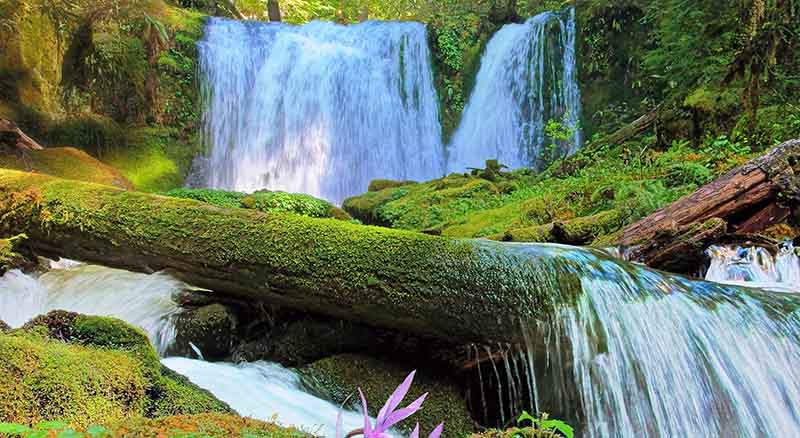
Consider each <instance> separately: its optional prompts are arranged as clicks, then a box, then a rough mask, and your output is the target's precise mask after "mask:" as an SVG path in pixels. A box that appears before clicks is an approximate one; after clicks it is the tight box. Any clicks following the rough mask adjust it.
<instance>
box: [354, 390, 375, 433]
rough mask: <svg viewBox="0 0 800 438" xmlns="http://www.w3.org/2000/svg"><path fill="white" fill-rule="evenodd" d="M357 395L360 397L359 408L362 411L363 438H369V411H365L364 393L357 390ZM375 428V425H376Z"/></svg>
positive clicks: (370, 430) (370, 431)
mask: <svg viewBox="0 0 800 438" xmlns="http://www.w3.org/2000/svg"><path fill="white" fill-rule="evenodd" d="M358 394H359V395H360V396H361V407H362V408H363V410H364V437H365V438H369V436H370V435H371V434H372V425H371V424H370V421H369V411H368V410H367V399H366V397H364V392H363V391H361V388H358ZM376 426H377V425H376Z"/></svg>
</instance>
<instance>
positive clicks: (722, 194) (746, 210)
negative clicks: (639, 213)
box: [618, 140, 800, 267]
mask: <svg viewBox="0 0 800 438" xmlns="http://www.w3.org/2000/svg"><path fill="white" fill-rule="evenodd" d="M798 203H800V140H791V141H788V142H786V143H783V144H782V145H780V146H778V147H776V148H775V149H773V150H772V151H771V152H770V153H768V154H766V155H763V156H761V157H758V158H756V159H753V160H751V161H749V162H747V163H745V164H743V165H742V166H739V167H737V168H735V169H733V170H731V171H730V172H728V173H727V174H725V175H723V176H722V177H720V178H718V179H716V180H715V181H713V182H711V183H709V184H706V185H705V186H703V187H701V188H699V189H697V191H695V192H694V193H692V194H690V195H688V196H686V197H684V198H681V199H679V200H677V201H675V202H674V203H672V204H670V205H668V206H666V207H664V208H662V209H660V210H658V211H656V212H655V213H653V214H651V215H650V216H648V217H646V218H644V219H642V220H640V221H639V222H636V223H635V224H632V225H629V226H628V227H627V228H625V229H624V230H623V232H622V236H621V238H620V239H619V241H618V243H619V244H620V245H622V246H637V245H643V247H644V248H649V249H648V250H647V251H646V252H652V251H654V250H655V249H654V247H655V246H661V247H662V248H666V247H669V246H671V245H672V244H673V243H675V241H674V240H672V241H665V240H664V236H675V238H676V239H684V240H685V238H686V236H685V233H686V232H687V231H688V230H689V229H688V228H687V227H691V226H696V225H698V224H703V223H707V221H709V220H711V219H714V218H718V219H722V220H724V222H726V223H727V225H728V227H729V228H730V230H731V231H733V232H737V233H757V232H759V231H762V230H764V229H766V228H768V227H770V226H772V225H775V224H777V223H781V222H783V221H784V220H786V219H787V218H788V217H789V215H790V213H791V211H792V210H793V209H794V208H795V207H796V206H797V205H798ZM695 231H697V230H695ZM684 250H686V248H678V247H675V249H674V251H673V252H672V254H673V256H675V257H679V256H680V254H681V251H684ZM662 252H663V251H662ZM664 254H665V253H664ZM664 254H662V255H661V256H659V259H666V255H664ZM686 256H689V255H688V254H686ZM637 259H639V260H641V261H645V262H646V261H648V260H650V261H651V263H650V265H651V266H654V267H663V266H662V265H660V264H659V263H653V262H652V260H653V259H652V256H647V255H644V254H640V255H639V256H638V257H637Z"/></svg>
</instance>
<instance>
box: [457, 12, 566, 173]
mask: <svg viewBox="0 0 800 438" xmlns="http://www.w3.org/2000/svg"><path fill="white" fill-rule="evenodd" d="M575 37H576V26H575V9H574V8H569V9H568V10H567V11H566V12H565V13H553V12H545V13H543V14H540V15H537V16H535V17H533V18H530V19H529V20H528V21H526V22H525V23H524V24H508V25H505V26H503V28H502V29H500V31H498V32H497V33H496V34H495V35H494V36H493V37H492V39H491V40H490V41H489V44H488V45H487V47H486V52H485V53H484V55H483V58H482V59H481V68H480V71H479V72H478V76H477V79H476V81H475V89H474V90H473V92H472V95H471V96H470V98H469V102H468V103H467V106H466V108H465V109H464V115H463V117H462V120H461V124H460V126H459V128H458V130H457V131H456V133H455V135H454V137H453V140H452V143H451V144H450V146H449V155H448V163H447V167H448V171H451V172H462V171H464V169H466V168H469V167H473V168H482V167H483V166H484V160H486V159H487V158H495V159H497V160H498V161H499V162H500V163H501V164H504V165H507V166H509V167H510V168H512V169H517V168H522V167H531V168H534V169H537V170H541V169H542V168H543V167H544V166H545V165H546V164H547V163H548V162H550V161H551V160H552V159H553V158H560V157H563V156H566V155H569V154H571V153H574V152H575V151H576V150H578V148H579V147H580V146H581V143H582V133H581V129H580V117H581V96H580V89H579V86H578V75H577V70H576V58H575ZM550 120H555V121H557V122H559V123H561V125H562V127H563V128H564V130H565V132H564V136H565V137H566V138H565V139H564V140H561V141H557V140H554V139H551V138H548V136H547V134H546V133H545V126H546V125H547V122H548V121H550ZM550 145H555V146H556V147H555V148H550Z"/></svg>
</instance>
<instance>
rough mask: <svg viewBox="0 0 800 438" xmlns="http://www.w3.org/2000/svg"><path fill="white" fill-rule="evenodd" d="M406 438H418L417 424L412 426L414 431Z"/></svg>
mask: <svg viewBox="0 0 800 438" xmlns="http://www.w3.org/2000/svg"><path fill="white" fill-rule="evenodd" d="M408 438H419V423H417V425H416V426H414V430H413V431H412V432H411V435H409V436H408Z"/></svg>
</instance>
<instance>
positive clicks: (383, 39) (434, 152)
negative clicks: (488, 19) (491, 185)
mask: <svg viewBox="0 0 800 438" xmlns="http://www.w3.org/2000/svg"><path fill="white" fill-rule="evenodd" d="M575 39H576V26H575V11H574V8H569V9H567V10H566V12H564V13H551V12H548V13H544V14H541V15H538V16H536V17H533V18H531V19H530V20H528V21H527V22H525V23H524V24H509V25H506V26H504V27H503V28H502V29H501V30H500V31H499V32H497V34H496V35H495V36H494V37H493V38H492V39H491V41H490V42H489V44H488V46H487V48H486V52H485V53H484V55H483V58H482V61H481V68H480V71H479V73H478V75H477V79H476V85H475V88H474V90H473V91H472V93H471V96H470V98H469V102H468V104H467V106H466V109H465V111H464V115H463V120H462V122H461V125H460V127H459V129H458V130H457V132H456V133H455V135H454V137H453V141H452V144H450V145H449V146H448V147H445V146H444V145H443V143H442V128H441V125H440V122H439V107H438V105H439V100H438V97H437V94H436V89H435V88H434V85H433V83H434V82H433V72H432V68H431V62H430V58H431V54H430V51H429V49H428V36H427V31H426V29H425V26H424V25H422V24H420V23H413V22H376V21H371V22H365V23H361V24H357V25H350V26H341V25H337V24H334V23H327V22H312V23H309V24H307V25H304V26H290V25H284V24H275V23H272V24H269V23H259V22H243V21H234V20H226V19H219V18H212V19H210V20H209V21H208V24H207V25H206V28H205V36H204V38H203V39H202V41H200V42H199V43H198V49H199V52H200V70H201V76H202V83H203V86H202V94H203V96H204V99H205V108H204V115H203V137H204V139H205V143H206V144H207V146H208V148H209V156H208V158H207V160H206V161H205V165H204V166H200V167H203V168H204V169H203V171H202V172H200V173H203V174H204V176H201V177H199V179H200V181H199V182H197V183H194V184H196V185H201V186H207V187H211V188H219V189H227V190H237V191H246V192H252V191H256V190H259V189H265V188H266V189H270V190H285V191H290V192H303V193H308V194H311V195H314V196H317V197H320V198H324V199H327V200H330V201H333V202H337V203H338V202H341V201H342V200H343V199H344V198H346V197H348V196H352V195H356V194H360V193H363V192H365V191H366V189H367V186H368V184H369V182H370V181H371V180H373V179H378V178H385V179H396V180H417V181H425V180H430V179H435V178H439V177H441V176H443V175H444V174H445V173H446V172H463V171H465V170H466V169H467V168H469V167H483V166H484V161H485V160H487V159H497V160H499V162H500V163H502V164H505V165H507V166H509V167H511V168H520V167H532V168H535V169H540V168H542V167H543V166H544V165H545V164H546V163H547V162H548V161H550V160H551V159H553V158H557V157H561V156H563V155H566V154H570V153H572V152H574V151H575V150H577V149H578V148H579V147H580V145H581V142H582V134H581V130H580V126H579V121H580V115H581V114H580V108H581V105H580V90H579V87H578V78H577V70H576V60H575ZM551 119H552V120H556V121H558V122H561V123H562V125H563V129H564V130H566V131H568V132H567V133H566V134H565V135H566V138H564V139H558V140H555V139H551V138H548V136H547V135H546V133H545V126H546V124H547V122H548V121H550V120H551ZM550 145H555V148H550Z"/></svg>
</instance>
